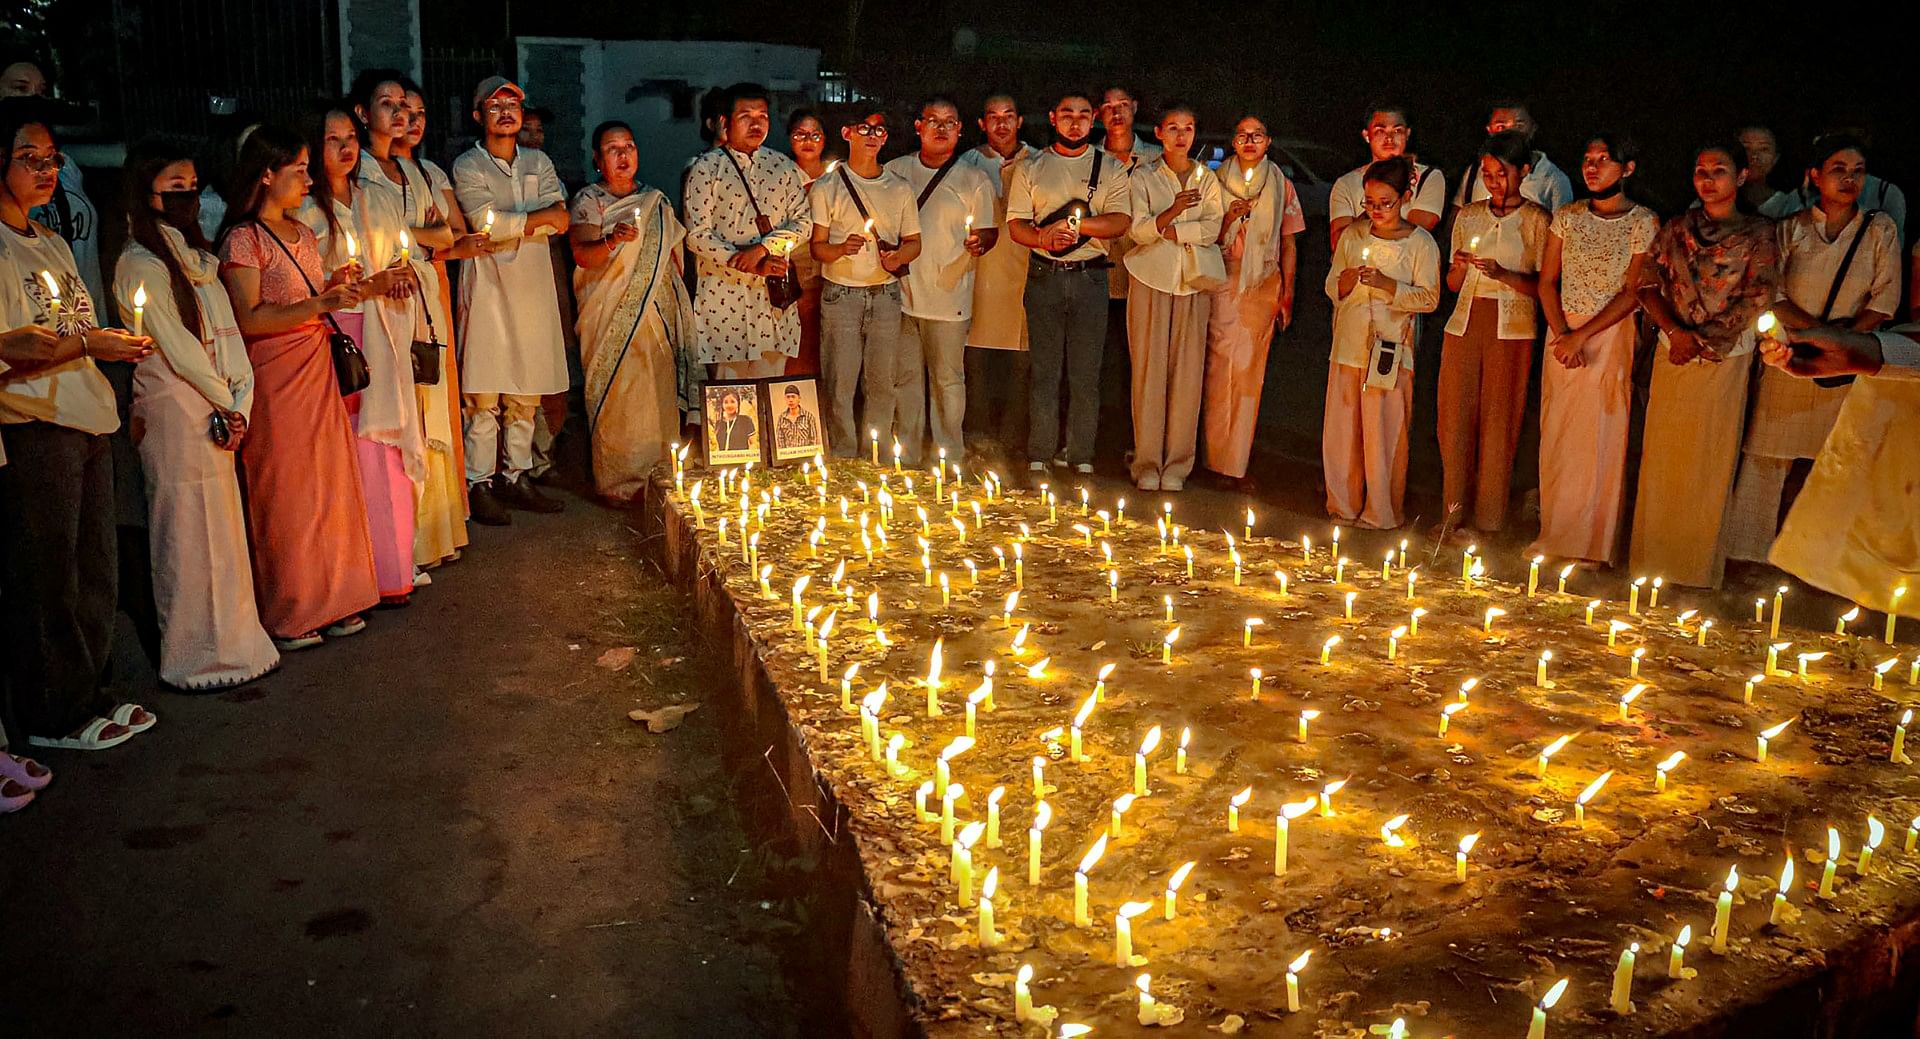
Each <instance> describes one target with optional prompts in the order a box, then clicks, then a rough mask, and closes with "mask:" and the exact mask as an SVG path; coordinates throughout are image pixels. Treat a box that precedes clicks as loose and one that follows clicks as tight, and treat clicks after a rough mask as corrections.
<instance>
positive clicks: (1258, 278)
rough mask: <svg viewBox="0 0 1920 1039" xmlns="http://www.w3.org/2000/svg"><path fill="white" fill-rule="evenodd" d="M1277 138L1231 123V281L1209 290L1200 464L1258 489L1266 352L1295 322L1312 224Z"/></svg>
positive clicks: (1227, 233)
mask: <svg viewBox="0 0 1920 1039" xmlns="http://www.w3.org/2000/svg"><path fill="white" fill-rule="evenodd" d="M1272 140H1273V138H1272V136H1271V135H1269V133H1268V132H1267V124H1266V123H1265V122H1263V121H1262V120H1261V119H1260V118H1259V117H1258V116H1252V115H1248V116H1243V117H1242V118H1241V119H1240V121H1239V122H1238V123H1235V124H1234V128H1233V158H1232V160H1231V161H1229V162H1226V163H1223V164H1222V165H1221V167H1220V173H1219V176H1218V177H1217V178H1216V179H1217V180H1218V182H1219V184H1220V190H1221V195H1222V200H1223V201H1225V202H1226V203H1227V208H1226V211H1225V212H1224V213H1223V214H1222V216H1221V226H1220V237H1219V244H1220V247H1221V253H1222V259H1224V260H1225V263H1226V281H1225V282H1224V283H1223V284H1221V285H1220V286H1219V287H1218V288H1215V289H1213V290H1212V291H1211V295H1212V297H1213V298H1212V303H1211V305H1210V306H1209V308H1208V311H1207V363H1206V394H1205V397H1204V400H1203V404H1202V407H1201V411H1200V418H1201V421H1202V423H1204V426H1205V430H1204V437H1205V440H1204V443H1205V448H1206V449H1205V451H1204V452H1203V462H1202V464H1204V465H1205V466H1206V467H1207V469H1209V470H1211V471H1212V472H1216V473H1219V474H1220V475H1221V476H1224V477H1226V478H1227V479H1228V480H1230V481H1234V482H1236V484H1237V486H1238V488H1239V489H1240V490H1241V491H1242V492H1243V493H1244V492H1249V491H1251V490H1252V489H1253V487H1252V484H1251V483H1250V482H1248V481H1247V459H1248V456H1249V455H1250V454H1251V452H1252V450H1253V431H1254V421H1255V419H1256V418H1257V417H1258V416H1259V413H1260V391H1261V387H1262V386H1264V385H1265V382H1266V376H1267V350H1268V348H1269V347H1270V346H1271V345H1272V343H1273V335H1274V331H1275V329H1276V323H1277V327H1278V329H1279V330H1281V331H1284V330H1285V329H1286V328H1287V326H1288V325H1290V324H1292V323H1293V291H1294V276H1295V271H1296V266H1297V262H1298V247H1297V245H1296V243H1295V240H1294V239H1295V238H1296V236H1298V235H1299V234H1300V232H1301V231H1304V230H1306V227H1307V222H1306V217H1305V215H1304V213H1303V212H1302V210H1301V208H1300V196H1299V194H1298V193H1297V192H1295V191H1294V187H1293V181H1291V180H1289V179H1287V175H1286V174H1285V173H1283V172H1281V170H1280V167H1279V166H1277V165H1275V164H1274V163H1272V162H1270V161H1268V159H1267V147H1268V145H1269V143H1270V142H1271V141H1272Z"/></svg>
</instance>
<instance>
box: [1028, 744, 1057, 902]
mask: <svg viewBox="0 0 1920 1039" xmlns="http://www.w3.org/2000/svg"><path fill="white" fill-rule="evenodd" d="M1034 760H1035V761H1036V762H1037V761H1039V760H1040V759H1039V758H1035V759H1034ZM1035 767H1036V768H1037V767H1038V766H1037V765H1036V766H1035ZM1052 821H1053V806H1052V805H1050V804H1048V803H1046V802H1045V801H1041V802H1040V803H1038V804H1036V805H1034V806H1033V825H1031V826H1029V827H1027V886H1028V887H1036V888H1037V887H1039V886H1040V840H1041V834H1043V833H1045V832H1046V829H1047V824H1048V823H1050V822H1052Z"/></svg>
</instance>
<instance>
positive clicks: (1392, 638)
mask: <svg viewBox="0 0 1920 1039" xmlns="http://www.w3.org/2000/svg"><path fill="white" fill-rule="evenodd" d="M1406 637H1407V626H1406V625H1404V624H1402V625H1401V626H1400V627H1397V628H1395V629H1393V630H1392V631H1389V632H1387V659H1388V660H1394V659H1396V658H1398V657H1399V656H1400V640H1401V639H1403V638H1406Z"/></svg>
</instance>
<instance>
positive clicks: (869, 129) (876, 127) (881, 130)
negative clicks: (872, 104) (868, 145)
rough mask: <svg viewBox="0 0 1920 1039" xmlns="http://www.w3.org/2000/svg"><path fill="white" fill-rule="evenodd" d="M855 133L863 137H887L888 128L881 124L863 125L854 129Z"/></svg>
mask: <svg viewBox="0 0 1920 1039" xmlns="http://www.w3.org/2000/svg"><path fill="white" fill-rule="evenodd" d="M853 132H854V133H857V134H859V135H860V136H862V137H885V136H886V135H887V128H886V127H885V126H882V125H880V124H879V123H861V124H859V125H857V126H855V127H854V128H853Z"/></svg>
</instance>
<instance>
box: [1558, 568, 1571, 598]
mask: <svg viewBox="0 0 1920 1039" xmlns="http://www.w3.org/2000/svg"><path fill="white" fill-rule="evenodd" d="M1572 576H1573V564H1572V563H1568V564H1567V565H1566V566H1563V567H1561V568H1560V587H1559V588H1557V589H1555V591H1557V592H1558V593H1559V594H1561V595H1565V594H1567V578H1569V577H1572Z"/></svg>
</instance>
